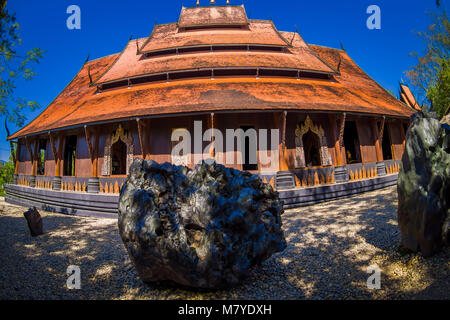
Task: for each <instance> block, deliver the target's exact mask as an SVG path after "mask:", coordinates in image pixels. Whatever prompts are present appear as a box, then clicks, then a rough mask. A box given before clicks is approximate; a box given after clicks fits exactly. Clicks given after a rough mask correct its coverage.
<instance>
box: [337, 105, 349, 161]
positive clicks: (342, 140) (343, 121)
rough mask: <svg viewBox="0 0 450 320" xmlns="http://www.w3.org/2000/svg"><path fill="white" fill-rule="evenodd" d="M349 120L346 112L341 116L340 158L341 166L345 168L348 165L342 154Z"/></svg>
mask: <svg viewBox="0 0 450 320" xmlns="http://www.w3.org/2000/svg"><path fill="white" fill-rule="evenodd" d="M346 118H347V114H346V113H345V112H344V113H343V114H342V116H341V119H340V123H339V156H340V162H339V165H341V166H343V165H345V164H346V163H347V161H346V159H345V157H344V155H343V154H342V151H343V150H342V149H343V147H344V129H345V119H346Z"/></svg>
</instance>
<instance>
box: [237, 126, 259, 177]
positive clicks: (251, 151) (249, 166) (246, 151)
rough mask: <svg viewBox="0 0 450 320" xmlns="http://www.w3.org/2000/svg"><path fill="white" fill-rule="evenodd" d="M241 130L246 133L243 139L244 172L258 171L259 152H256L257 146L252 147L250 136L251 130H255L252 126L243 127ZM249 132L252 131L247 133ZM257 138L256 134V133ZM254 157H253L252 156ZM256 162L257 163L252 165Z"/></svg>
mask: <svg viewBox="0 0 450 320" xmlns="http://www.w3.org/2000/svg"><path fill="white" fill-rule="evenodd" d="M241 129H242V130H243V131H244V136H243V137H242V139H243V140H242V149H243V150H242V151H243V153H242V170H245V171H248V170H258V163H257V161H258V157H257V151H256V145H255V144H253V145H250V135H251V131H252V130H251V129H253V131H254V130H255V128H254V127H252V126H242V127H241ZM247 130H250V131H249V132H247ZM255 136H256V133H255ZM250 155H252V156H250ZM253 159H254V160H256V163H252V162H255V161H251V160H253Z"/></svg>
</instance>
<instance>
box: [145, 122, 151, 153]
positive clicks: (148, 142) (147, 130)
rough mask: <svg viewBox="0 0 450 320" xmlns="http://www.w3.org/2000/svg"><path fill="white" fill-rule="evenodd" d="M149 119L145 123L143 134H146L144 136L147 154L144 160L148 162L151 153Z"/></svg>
mask: <svg viewBox="0 0 450 320" xmlns="http://www.w3.org/2000/svg"><path fill="white" fill-rule="evenodd" d="M150 121H151V120H150V119H148V120H147V121H146V122H145V126H144V127H145V131H144V133H145V132H147V134H146V138H147V145H146V148H145V149H146V152H147V154H146V155H145V158H144V159H145V160H150V152H151V150H150V129H151V125H150V124H151V123H150Z"/></svg>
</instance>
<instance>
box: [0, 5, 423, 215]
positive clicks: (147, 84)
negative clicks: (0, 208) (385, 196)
mask: <svg viewBox="0 0 450 320" xmlns="http://www.w3.org/2000/svg"><path fill="white" fill-rule="evenodd" d="M375 58H376V57H374V59H375ZM380 68H382V63H381V62H380ZM402 90H403V91H402V94H403V100H399V99H397V98H396V97H394V96H393V95H392V94H391V93H389V92H388V91H386V90H385V89H383V88H382V87H381V86H380V85H379V84H378V83H377V82H375V81H374V80H373V79H372V78H371V77H370V76H369V75H367V74H366V73H365V72H364V71H363V70H362V69H361V68H360V67H359V66H358V65H357V64H356V63H355V62H354V61H353V60H352V58H350V56H349V55H348V54H347V52H346V51H345V50H341V49H334V48H329V47H325V46H320V45H313V44H309V43H306V42H305V41H304V39H303V38H302V37H301V35H300V34H299V33H298V32H285V31H279V30H277V28H276V27H275V25H274V24H273V22H272V21H266V20H254V19H249V18H248V17H247V14H246V11H245V8H244V6H243V5H240V6H232V5H224V6H205V7H201V6H197V7H193V8H185V7H183V8H182V10H181V13H180V15H179V19H178V22H174V23H168V24H162V25H155V26H154V28H153V31H152V32H151V34H150V35H149V36H148V37H145V38H141V39H130V40H129V41H128V43H127V44H126V45H125V47H124V48H123V50H122V51H121V52H119V53H115V54H112V55H109V56H106V57H103V58H99V59H95V60H91V61H86V62H85V63H84V65H83V66H82V67H81V69H80V71H79V72H78V74H77V75H76V76H75V77H74V78H73V80H72V81H71V82H70V83H69V84H68V85H67V86H66V87H65V88H64V90H63V91H62V92H61V93H60V94H59V95H58V96H57V97H56V98H55V99H54V100H53V102H51V103H50V105H49V106H48V107H47V108H46V109H45V110H44V111H43V112H42V113H41V114H40V115H39V116H37V117H36V118H35V119H34V120H32V121H31V122H30V123H29V124H27V125H26V126H25V127H23V128H22V129H20V130H19V131H17V132H16V133H14V134H12V135H11V136H9V137H8V139H9V140H13V141H16V143H17V148H16V153H15V157H14V158H15V159H14V161H15V175H14V182H13V184H10V185H7V186H6V187H5V190H6V200H7V201H9V202H13V203H17V204H22V205H27V206H29V205H35V206H39V207H42V208H46V209H47V210H54V211H59V212H66V213H73V214H95V215H114V214H115V213H116V211H117V199H118V193H119V190H120V187H121V185H122V184H123V182H124V180H125V179H126V176H127V173H128V169H129V166H130V164H131V163H132V162H133V159H135V158H144V159H152V160H155V161H157V162H160V163H161V162H165V161H169V162H172V163H176V164H186V165H189V166H190V167H192V166H194V165H195V163H193V162H192V161H187V159H186V158H183V157H181V156H180V157H178V156H172V155H171V150H172V148H173V146H174V142H173V141H171V136H172V133H173V132H174V130H176V129H187V130H189V131H191V132H193V130H194V128H193V126H194V122H195V121H201V122H202V124H203V129H208V128H214V129H218V130H221V132H225V131H226V129H229V128H231V129H236V128H241V129H243V131H244V132H247V130H248V129H255V130H259V129H268V130H270V129H279V138H278V141H276V145H277V149H276V151H275V152H276V153H277V157H275V158H276V159H277V163H276V164H275V165H273V163H272V165H270V166H268V165H266V164H265V163H264V162H263V161H261V158H260V154H261V152H263V151H264V152H266V151H267V150H261V148H260V146H257V148H254V146H252V145H250V143H249V140H248V139H244V140H243V142H242V143H243V145H242V149H243V150H244V151H242V150H241V151H242V152H239V150H237V149H235V150H234V151H232V152H233V155H232V156H233V157H234V159H239V158H241V160H242V161H235V163H234V164H225V165H227V166H231V167H234V168H236V169H239V170H248V171H250V172H252V173H255V174H258V175H260V176H261V178H262V179H264V180H265V181H267V183H270V184H271V185H272V186H273V187H274V188H276V189H277V190H278V191H279V192H280V197H281V198H282V199H284V201H285V206H286V207H293V206H297V205H305V204H310V203H315V202H319V201H325V200H328V199H335V198H339V197H342V196H346V195H350V194H355V193H359V192H364V191H369V190H374V189H377V188H382V187H385V186H389V185H393V184H395V183H396V179H397V174H396V172H397V171H398V169H399V160H400V159H401V157H402V153H403V148H404V143H405V133H406V130H407V128H408V125H409V121H410V120H409V117H410V116H411V115H412V114H413V113H414V112H416V107H417V106H416V105H415V104H416V102H415V100H414V101H413V97H412V95H411V96H410V91H409V90H406V88H403V89H402ZM269 140H270V139H269ZM212 141H214V139H213V138H212ZM224 143H225V144H226V141H224ZM269 143H271V141H269ZM192 144H194V142H192ZM207 145H208V143H207V142H204V144H203V146H207ZM236 146H237V143H236ZM225 147H226V146H224V150H225V149H226V148H225ZM193 149H194V148H193ZM252 152H253V153H256V154H254V156H255V157H256V158H257V163H249V161H248V159H249V154H251V153H252ZM270 152H274V151H273V150H271V151H269V153H270ZM211 155H212V157H215V156H217V154H215V152H214V150H212V153H211ZM244 155H245V156H244Z"/></svg>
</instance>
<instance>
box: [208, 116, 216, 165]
mask: <svg viewBox="0 0 450 320" xmlns="http://www.w3.org/2000/svg"><path fill="white" fill-rule="evenodd" d="M209 119H210V129H211V130H212V131H211V140H210V143H211V144H210V148H209V156H210V157H211V159H214V157H215V154H216V150H215V148H214V140H215V138H214V112H211V114H210V118H209Z"/></svg>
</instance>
